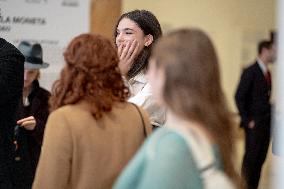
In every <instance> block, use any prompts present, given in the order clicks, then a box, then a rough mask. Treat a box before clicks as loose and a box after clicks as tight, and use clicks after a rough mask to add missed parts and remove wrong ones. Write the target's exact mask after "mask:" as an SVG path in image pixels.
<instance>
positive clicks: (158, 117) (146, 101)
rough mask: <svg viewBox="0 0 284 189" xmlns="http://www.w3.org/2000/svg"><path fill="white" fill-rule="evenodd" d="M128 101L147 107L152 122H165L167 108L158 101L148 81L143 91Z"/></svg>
mask: <svg viewBox="0 0 284 189" xmlns="http://www.w3.org/2000/svg"><path fill="white" fill-rule="evenodd" d="M128 101H129V102H132V103H134V104H137V105H138V106H141V107H142V108H143V109H145V110H146V111H147V112H148V114H149V116H150V121H151V124H153V125H156V126H162V125H163V124H164V122H165V109H164V108H162V107H160V106H159V105H158V104H157V103H156V101H155V99H154V98H153V95H152V92H151V89H150V85H149V84H148V83H147V84H146V85H145V87H143V89H142V90H141V91H139V92H138V93H137V94H136V95H135V96H133V97H131V98H130V99H129V100H128Z"/></svg>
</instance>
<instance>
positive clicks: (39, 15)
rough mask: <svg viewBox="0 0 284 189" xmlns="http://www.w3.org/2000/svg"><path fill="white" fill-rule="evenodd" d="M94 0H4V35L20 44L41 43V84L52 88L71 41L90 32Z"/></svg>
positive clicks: (0, 29)
mask: <svg viewBox="0 0 284 189" xmlns="http://www.w3.org/2000/svg"><path fill="white" fill-rule="evenodd" d="M89 16H90V0H0V37H2V38H4V39H6V40H7V41H9V42H11V43H13V44H14V45H16V46H18V44H19V43H20V41H23V40H27V41H29V42H31V43H40V44H41V45H42V48H43V60H44V62H47V63H49V64H50V66H49V67H48V68H46V69H42V70H41V78H40V83H41V86H43V87H44V88H46V89H48V90H50V89H51V86H52V83H53V82H54V81H55V80H56V79H57V78H58V75H59V72H60V70H61V68H62V67H63V65H64V60H63V56H62V55H63V51H64V48H66V46H67V44H68V43H69V42H70V40H71V39H72V38H73V37H75V36H77V35H79V34H81V33H86V32H89V23H90V19H89Z"/></svg>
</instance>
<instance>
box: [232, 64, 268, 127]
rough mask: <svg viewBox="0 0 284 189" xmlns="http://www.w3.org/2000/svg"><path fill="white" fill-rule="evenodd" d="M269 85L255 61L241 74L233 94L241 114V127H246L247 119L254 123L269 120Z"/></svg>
mask: <svg viewBox="0 0 284 189" xmlns="http://www.w3.org/2000/svg"><path fill="white" fill-rule="evenodd" d="M270 94H271V85H269V84H268V83H267V82H266V80H265V76H264V74H263V72H262V70H261V68H260V66H259V65H258V63H257V62H255V63H254V64H252V65H251V66H249V67H248V68H246V69H245V70H244V71H243V73H242V76H241V79H240V83H239V85H238V88H237V92H236V95H235V100H236V104H237V107H238V110H239V113H240V116H241V127H247V125H248V123H249V121H251V120H255V121H256V123H258V122H259V121H261V120H263V119H265V120H268V119H269V120H270V116H271V105H270V102H269V101H270Z"/></svg>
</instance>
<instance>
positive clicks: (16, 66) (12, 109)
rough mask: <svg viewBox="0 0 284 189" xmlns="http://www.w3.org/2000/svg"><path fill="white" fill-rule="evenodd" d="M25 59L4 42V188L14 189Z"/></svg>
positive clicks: (0, 160)
mask: <svg viewBox="0 0 284 189" xmlns="http://www.w3.org/2000/svg"><path fill="white" fill-rule="evenodd" d="M24 60H25V58H24V56H23V55H22V54H21V53H20V51H18V50H17V48H16V47H14V46H13V45H12V44H10V43H8V42H7V41H5V40H4V39H2V38H0V188H5V189H9V188H12V181H11V176H12V175H11V174H12V173H11V170H12V169H11V166H12V163H13V159H14V153H13V152H14V144H13V133H14V126H15V125H16V111H17V108H18V105H19V103H20V100H21V96H22V89H23V80H24Z"/></svg>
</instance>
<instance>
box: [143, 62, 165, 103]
mask: <svg viewBox="0 0 284 189" xmlns="http://www.w3.org/2000/svg"><path fill="white" fill-rule="evenodd" d="M147 77H148V80H149V83H150V86H151V91H152V94H153V96H154V99H155V101H156V102H157V104H159V105H163V102H164V101H163V91H164V90H163V89H164V83H165V73H164V69H162V68H158V67H157V65H156V60H155V59H153V58H151V59H150V62H149V70H148V73H147Z"/></svg>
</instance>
